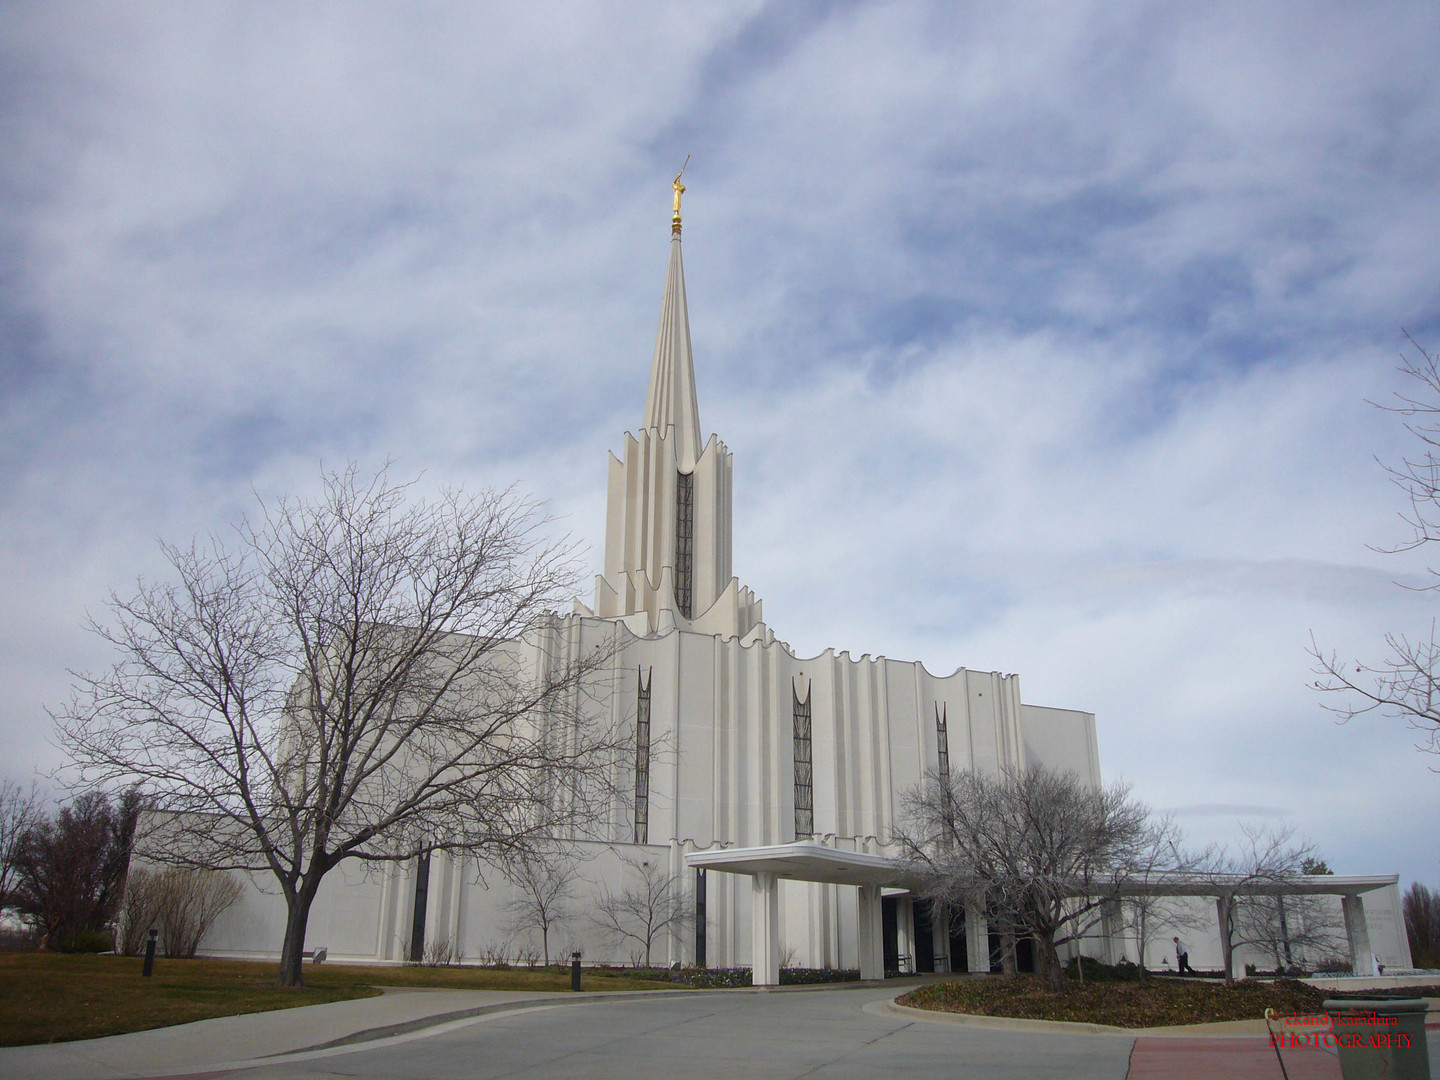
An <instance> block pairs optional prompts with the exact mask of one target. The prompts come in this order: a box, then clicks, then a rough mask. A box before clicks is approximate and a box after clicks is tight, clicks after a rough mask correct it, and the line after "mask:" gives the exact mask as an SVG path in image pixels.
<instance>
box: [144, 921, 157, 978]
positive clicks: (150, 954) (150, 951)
mask: <svg viewBox="0 0 1440 1080" xmlns="http://www.w3.org/2000/svg"><path fill="white" fill-rule="evenodd" d="M159 936H160V931H159V930H157V929H155V927H153V926H152V927H150V940H149V941H147V942H146V943H145V966H144V967H143V968H141V969H140V977H141V978H143V979H148V978H150V976H151V975H154V974H155V939H156V938H157V937H159Z"/></svg>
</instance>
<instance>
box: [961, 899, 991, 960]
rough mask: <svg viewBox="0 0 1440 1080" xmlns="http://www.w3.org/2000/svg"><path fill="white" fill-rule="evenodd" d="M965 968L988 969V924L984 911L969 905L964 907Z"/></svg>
mask: <svg viewBox="0 0 1440 1080" xmlns="http://www.w3.org/2000/svg"><path fill="white" fill-rule="evenodd" d="M965 970H966V971H979V972H987V973H988V972H989V970H990V924H989V922H987V921H986V919H985V913H984V911H982V910H980V909H978V908H976V907H973V906H971V905H966V908H965Z"/></svg>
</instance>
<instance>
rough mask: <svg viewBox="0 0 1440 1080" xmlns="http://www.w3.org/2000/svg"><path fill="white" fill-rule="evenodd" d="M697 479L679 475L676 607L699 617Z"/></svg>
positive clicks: (676, 494)
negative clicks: (696, 548) (696, 570)
mask: <svg viewBox="0 0 1440 1080" xmlns="http://www.w3.org/2000/svg"><path fill="white" fill-rule="evenodd" d="M694 587H695V476H694V474H693V473H676V475H675V606H676V607H678V608H679V609H680V614H681V615H683V616H685V618H687V619H693V618H694V617H695V601H694V593H695V588H694Z"/></svg>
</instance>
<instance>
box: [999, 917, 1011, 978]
mask: <svg viewBox="0 0 1440 1080" xmlns="http://www.w3.org/2000/svg"><path fill="white" fill-rule="evenodd" d="M1000 971H1001V973H1002V974H1003V975H1004V976H1005V977H1006V978H1013V977H1014V975H1015V931H1014V930H1010V929H1006V930H1002V931H1001V932H1000Z"/></svg>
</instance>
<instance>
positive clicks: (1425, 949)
mask: <svg viewBox="0 0 1440 1080" xmlns="http://www.w3.org/2000/svg"><path fill="white" fill-rule="evenodd" d="M1400 908H1401V911H1402V912H1403V913H1404V915H1405V934H1406V936H1407V937H1408V938H1409V939H1410V961H1411V963H1413V964H1414V965H1415V966H1416V967H1417V968H1433V967H1437V966H1440V893H1434V892H1431V891H1430V889H1428V888H1427V887H1426V886H1424V885H1422V884H1420V882H1418V881H1412V882H1411V883H1410V888H1408V889H1406V890H1405V896H1404V897H1403V898H1402V899H1401V901H1400Z"/></svg>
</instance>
